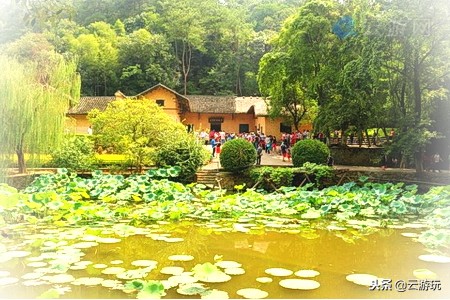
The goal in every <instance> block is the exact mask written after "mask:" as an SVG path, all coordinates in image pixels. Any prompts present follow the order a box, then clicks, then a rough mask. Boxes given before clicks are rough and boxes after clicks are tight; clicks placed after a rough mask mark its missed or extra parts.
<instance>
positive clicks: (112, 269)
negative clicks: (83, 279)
mask: <svg viewBox="0 0 450 300" xmlns="http://www.w3.org/2000/svg"><path fill="white" fill-rule="evenodd" d="M125 271H126V269H125V268H122V267H109V268H106V269H104V270H102V274H107V275H116V274H120V273H123V272H125Z"/></svg>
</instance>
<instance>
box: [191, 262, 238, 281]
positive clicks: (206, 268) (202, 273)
mask: <svg viewBox="0 0 450 300" xmlns="http://www.w3.org/2000/svg"><path fill="white" fill-rule="evenodd" d="M192 271H193V272H194V277H195V278H197V279H198V280H199V281H203V282H226V281H229V280H230V279H231V276H230V275H227V274H225V273H224V272H222V271H220V270H219V269H218V268H217V267H216V266H215V265H213V264H212V263H209V262H207V263H204V264H197V265H196V266H195V267H194V268H192Z"/></svg>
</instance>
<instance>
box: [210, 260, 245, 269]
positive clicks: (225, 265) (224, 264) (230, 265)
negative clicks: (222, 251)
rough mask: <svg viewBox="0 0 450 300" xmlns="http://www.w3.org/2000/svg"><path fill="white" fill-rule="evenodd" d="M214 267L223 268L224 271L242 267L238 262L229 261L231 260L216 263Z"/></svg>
mask: <svg viewBox="0 0 450 300" xmlns="http://www.w3.org/2000/svg"><path fill="white" fill-rule="evenodd" d="M214 265H216V266H218V267H220V268H224V269H228V268H240V267H241V266H242V264H240V263H238V262H235V261H231V260H223V261H218V262H216V263H215V264H214Z"/></svg>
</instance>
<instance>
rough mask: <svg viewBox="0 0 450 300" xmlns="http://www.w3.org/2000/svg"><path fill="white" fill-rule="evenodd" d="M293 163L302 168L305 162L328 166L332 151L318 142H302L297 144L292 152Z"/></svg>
mask: <svg viewBox="0 0 450 300" xmlns="http://www.w3.org/2000/svg"><path fill="white" fill-rule="evenodd" d="M291 152H292V153H291V155H292V163H293V164H294V166H295V167H301V166H303V164H304V163H305V162H311V163H316V164H326V162H327V158H328V156H329V155H330V149H328V147H327V146H326V145H325V144H324V143H322V142H321V141H318V140H302V141H299V142H297V143H295V145H294V147H292V151H291Z"/></svg>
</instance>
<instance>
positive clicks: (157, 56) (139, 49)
mask: <svg viewBox="0 0 450 300" xmlns="http://www.w3.org/2000/svg"><path fill="white" fill-rule="evenodd" d="M173 63H174V57H173V55H172V54H171V52H170V44H169V43H168V42H167V40H166V39H165V37H164V36H163V35H160V34H151V33H150V32H148V31H147V30H146V29H139V30H137V31H135V32H133V33H131V34H129V35H127V36H126V37H124V38H123V39H121V41H120V43H119V64H120V66H122V71H121V76H120V81H121V86H122V88H121V90H123V91H124V92H126V93H127V94H137V93H139V92H142V91H143V90H145V89H147V88H149V87H150V86H153V85H155V84H158V83H160V82H163V83H164V84H166V85H168V86H175V84H176V82H177V78H176V77H177V76H176V73H175V72H174V71H173V69H172V65H173Z"/></svg>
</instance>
